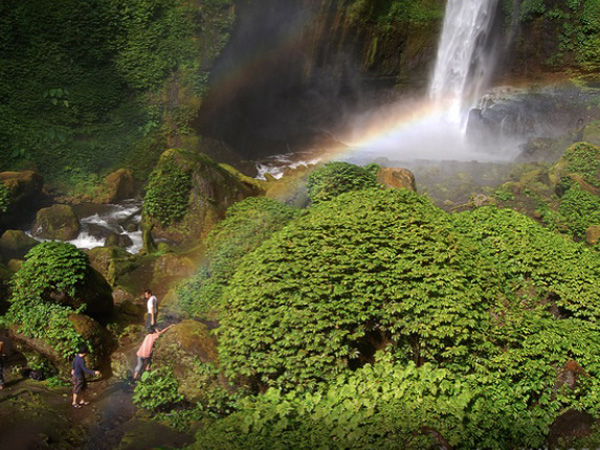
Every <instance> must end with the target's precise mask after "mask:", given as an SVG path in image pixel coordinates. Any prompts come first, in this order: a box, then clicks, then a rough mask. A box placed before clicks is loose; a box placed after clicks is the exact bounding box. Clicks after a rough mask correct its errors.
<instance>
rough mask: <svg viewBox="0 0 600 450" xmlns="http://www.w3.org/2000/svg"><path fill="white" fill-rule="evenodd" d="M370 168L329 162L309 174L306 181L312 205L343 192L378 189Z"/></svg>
mask: <svg viewBox="0 0 600 450" xmlns="http://www.w3.org/2000/svg"><path fill="white" fill-rule="evenodd" d="M378 186H379V182H378V181H377V178H376V174H375V173H374V171H373V170H372V168H364V167H360V166H357V165H354V164H350V163H347V162H341V161H336V162H330V163H327V164H325V165H324V166H323V167H319V168H318V169H315V170H314V171H312V172H311V173H310V175H309V176H308V181H307V188H308V196H309V197H310V199H311V200H312V202H313V203H319V202H324V201H328V200H331V199H332V198H335V197H337V196H338V195H340V194H343V193H344V192H349V191H357V190H361V189H369V188H373V187H378Z"/></svg>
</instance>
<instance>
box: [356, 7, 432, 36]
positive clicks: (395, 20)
mask: <svg viewBox="0 0 600 450" xmlns="http://www.w3.org/2000/svg"><path fill="white" fill-rule="evenodd" d="M443 16H444V9H443V5H441V4H440V2H436V1H435V0H353V1H352V4H351V5H350V7H349V9H348V17H349V19H350V21H351V22H353V23H364V22H365V21H367V20H368V21H373V22H374V23H375V24H376V25H377V28H378V29H379V31H381V32H390V31H391V30H393V29H402V27H406V26H407V25H409V24H417V25H424V24H430V23H431V22H434V23H437V22H438V21H440V20H441V19H443Z"/></svg>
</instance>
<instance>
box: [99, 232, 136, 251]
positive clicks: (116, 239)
mask: <svg viewBox="0 0 600 450" xmlns="http://www.w3.org/2000/svg"><path fill="white" fill-rule="evenodd" d="M132 245H133V241H132V240H131V238H130V237H129V236H127V235H126V234H117V233H111V234H109V235H108V237H107V238H106V240H105V241H104V246H105V247H121V248H128V247H131V246H132Z"/></svg>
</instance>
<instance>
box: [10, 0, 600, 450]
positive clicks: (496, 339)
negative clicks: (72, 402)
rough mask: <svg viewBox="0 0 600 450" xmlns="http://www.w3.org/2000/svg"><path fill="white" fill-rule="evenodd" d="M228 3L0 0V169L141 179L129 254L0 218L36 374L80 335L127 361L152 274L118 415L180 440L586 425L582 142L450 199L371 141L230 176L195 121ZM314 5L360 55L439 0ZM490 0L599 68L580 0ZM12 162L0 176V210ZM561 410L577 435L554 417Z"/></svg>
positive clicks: (514, 22) (17, 324) (596, 417)
mask: <svg viewBox="0 0 600 450" xmlns="http://www.w3.org/2000/svg"><path fill="white" fill-rule="evenodd" d="M238 1H245V0H238ZM254 1H256V3H257V4H259V3H260V2H259V1H258V0H254ZM234 3H235V2H234V1H233V0H203V1H195V0H64V1H60V2H57V1H52V0H36V1H35V2H33V1H17V0H4V1H2V2H1V3H0V98H1V99H2V101H1V102H0V171H5V170H24V169H35V170H37V171H39V172H41V173H42V174H43V175H44V177H45V179H46V181H49V182H50V184H55V185H58V186H59V190H65V191H69V192H73V191H82V190H85V189H87V188H89V187H96V186H97V185H98V184H100V182H101V179H102V177H104V175H106V173H108V172H109V171H112V170H114V169H116V168H128V169H132V170H133V172H134V173H135V175H136V176H138V177H139V179H140V180H141V181H142V182H143V185H144V187H143V189H141V191H140V190H138V191H139V192H138V193H139V194H140V195H145V198H144V204H143V206H142V207H140V211H139V214H140V215H141V217H142V219H141V224H140V227H141V229H140V230H138V229H137V228H136V232H137V231H141V233H143V236H144V246H143V249H142V251H141V252H140V253H139V254H136V255H131V254H129V253H127V252H126V251H125V250H123V249H122V248H117V247H111V246H108V247H102V248H96V249H93V250H91V251H83V250H80V249H77V248H76V247H75V246H74V245H71V244H69V243H65V242H58V241H52V240H49V241H47V242H42V243H38V242H34V243H31V242H30V241H28V240H27V239H28V236H26V235H25V233H21V234H15V236H16V237H14V238H12V239H13V240H10V239H9V237H10V236H9V237H7V238H6V239H5V240H2V239H0V250H1V251H0V314H2V315H1V316H0V328H1V329H0V331H1V332H2V333H4V332H5V331H6V332H7V333H10V335H11V336H16V338H15V340H17V339H21V340H22V341H23V342H22V344H23V349H25V350H23V351H22V353H23V356H24V357H25V358H26V359H27V362H28V364H29V366H30V368H32V369H34V370H38V371H40V372H41V373H43V375H44V376H46V377H51V378H50V380H52V381H50V382H48V383H47V384H46V385H44V387H45V388H48V389H49V390H52V389H54V388H56V386H59V387H60V386H61V384H64V382H65V379H67V378H68V374H69V371H70V360H71V358H72V357H73V355H74V353H75V348H76V346H77V345H78V344H86V345H88V346H89V348H90V356H89V358H88V359H89V361H88V362H89V363H90V364H91V365H93V366H94V367H102V370H103V372H104V373H107V374H109V373H110V374H112V381H109V382H115V381H114V380H118V382H124V380H125V379H126V378H127V370H130V367H129V365H130V364H129V363H130V358H131V357H132V356H133V357H135V356H134V355H135V351H136V350H137V348H138V347H139V342H138V341H140V340H141V339H140V338H143V336H144V335H145V331H144V329H143V327H142V321H143V314H144V307H143V305H142V306H140V301H139V294H140V293H141V292H142V290H143V289H145V288H147V287H148V286H149V285H150V284H152V288H153V289H154V287H155V286H157V287H160V288H161V289H164V291H163V292H161V294H163V293H164V296H163V295H161V299H160V300H161V302H160V311H161V312H160V316H159V317H160V319H161V320H162V319H163V317H164V318H166V319H167V320H172V321H173V322H176V323H175V324H174V326H173V328H172V330H170V331H169V333H166V334H165V335H164V336H162V337H161V338H160V340H158V341H157V343H156V348H155V355H154V357H155V360H154V364H155V366H156V368H155V370H153V371H152V372H146V373H145V374H144V375H143V377H142V379H141V381H140V382H139V383H138V384H137V385H136V386H135V388H133V387H132V388H131V389H132V395H131V399H132V402H133V404H134V405H135V406H136V407H137V408H138V409H137V412H134V413H133V414H139V415H140V416H141V417H142V418H143V420H146V419H148V420H153V421H154V422H150V423H151V424H153V425H152V426H154V425H155V424H161V426H166V425H165V424H167V425H168V426H169V427H170V428H169V429H176V430H179V431H180V432H182V433H185V434H186V435H187V437H189V439H190V441H189V442H192V440H193V443H190V444H189V448H192V449H196V448H197V449H211V448H214V449H241V448H252V449H255V448H256V449H273V448H282V449H288V448H289V449H298V448H300V449H302V448H306V449H308V448H310V449H313V448H323V449H325V448H327V449H371V448H378V449H379V448H382V449H387V448H390V449H391V448H431V447H434V446H437V447H444V448H450V447H455V448H499V449H500V448H502V449H504V448H542V447H546V446H559V447H560V446H565V447H567V446H568V447H574V448H590V447H599V446H600V359H599V356H598V355H600V328H599V323H600V292H599V291H598V285H599V284H600V257H599V256H600V254H599V253H598V252H599V251H600V247H599V241H600V147H598V146H597V145H594V144H593V143H590V142H575V143H573V140H572V139H571V138H570V137H569V144H568V145H565V146H564V148H561V154H560V155H559V156H558V157H557V158H556V161H553V162H551V163H550V162H548V163H543V164H541V163H540V164H530V165H526V164H524V165H522V166H519V167H517V168H516V169H515V171H514V172H513V173H512V174H511V175H510V177H509V178H510V179H509V180H507V181H506V182H505V183H504V184H501V185H499V186H494V187H490V188H489V190H488V191H486V194H487V195H482V198H483V200H482V201H481V202H480V204H477V203H476V202H475V199H470V201H469V202H468V203H466V204H464V205H462V204H461V205H458V206H457V205H452V206H453V208H446V209H448V210H452V211H451V212H449V211H448V210H445V209H442V208H440V207H438V206H436V205H435V204H434V202H433V200H432V199H431V198H430V197H428V196H427V195H423V194H419V193H417V192H415V191H414V190H413V188H412V186H402V187H399V186H390V185H389V184H386V183H385V182H384V181H382V178H381V177H380V175H381V172H382V170H384V169H383V168H382V167H380V166H379V165H377V164H369V165H367V166H365V167H360V166H356V165H353V164H350V163H347V162H331V163H327V164H324V165H321V166H319V167H311V168H300V169H299V170H298V171H297V172H296V173H292V172H290V173H288V174H287V175H286V176H284V178H283V179H282V180H275V179H272V178H273V177H270V178H269V177H267V179H266V180H255V179H250V178H249V177H247V176H245V175H243V174H242V173H241V172H238V171H237V170H236V169H235V168H233V167H230V166H226V165H224V164H219V162H218V161H213V160H212V159H211V158H209V157H208V156H206V155H204V154H202V153H201V152H200V151H199V150H202V149H201V142H202V136H200V135H199V134H198V131H197V130H196V129H195V128H194V120H195V119H196V117H197V116H198V113H199V111H200V109H201V106H202V102H203V100H204V99H205V95H207V91H208V90H209V89H210V88H211V86H212V85H211V84H210V74H211V69H212V67H213V65H214V63H215V61H216V59H217V58H218V56H219V55H220V54H221V52H222V51H223V49H224V48H225V46H226V45H227V42H228V39H230V37H231V34H232V33H233V31H234V25H235V23H234V19H235V4H234ZM316 4H319V5H321V6H323V10H327V11H328V14H329V13H331V11H334V10H335V14H339V16H336V17H338V18H340V20H342V21H343V23H344V26H345V27H346V28H344V27H342V28H344V30H346V32H347V31H348V30H356V34H357V36H360V39H362V40H364V41H365V42H368V45H367V44H365V45H367V46H368V48H369V50H368V51H367V52H366V53H367V54H368V57H366V62H365V65H366V66H368V67H367V69H369V70H371V69H373V67H375V66H374V65H373V64H374V63H373V61H375V60H377V57H376V56H377V55H380V56H381V54H385V52H388V51H390V45H391V44H390V43H398V42H400V41H402V39H395V38H397V37H398V36H400V35H401V36H402V38H404V37H405V34H403V33H406V32H408V31H411V32H412V31H414V32H415V33H416V32H417V30H424V29H427V30H429V32H430V31H431V30H432V29H434V26H435V25H439V22H440V21H441V19H442V16H443V6H444V2H443V1H440V0H418V1H413V0H385V1H379V0H347V1H340V2H330V1H323V2H306V5H308V6H307V8H308V7H309V6H310V7H315V5H316ZM332 5H334V6H336V7H337V9H335V8H330V7H331V6H332ZM515 5H518V8H517V9H515ZM500 6H501V7H502V10H503V12H504V19H505V20H504V27H505V32H506V33H507V35H508V34H509V30H510V29H513V28H514V27H517V28H519V27H520V28H522V30H523V33H522V34H520V35H518V36H517V37H516V39H515V42H514V44H515V49H516V51H517V53H519V55H520V57H521V58H524V59H527V55H530V54H531V53H532V52H535V50H536V47H535V46H536V45H539V46H543V47H544V51H543V52H539V54H538V56H539V58H540V60H537V59H536V61H535V62H536V64H539V65H540V67H541V68H542V69H543V70H546V69H548V70H551V71H552V72H553V75H555V74H556V73H560V74H561V75H569V76H572V77H573V78H578V77H580V76H586V77H589V76H590V75H594V76H596V75H597V73H596V72H597V71H598V69H600V0H587V1H586V0H523V1H520V2H515V1H512V0H510V1H509V0H506V1H503V2H502V3H501V5H500ZM396 33H398V34H396ZM425 34H426V33H424V34H423V36H424V35H425ZM365 36H366V37H365ZM532 36H533V37H536V38H538V40H535V39H531V38H532ZM417 37H418V38H419V39H416V40H415V41H411V42H412V43H414V42H417V41H418V42H419V43H420V45H423V46H424V47H425V46H426V45H427V44H426V42H425V41H426V39H425V38H423V40H421V35H418V36H417ZM544 38H548V39H547V40H544ZM360 39H357V40H360ZM554 43H556V44H557V45H555V46H554V45H551V44H554ZM361 44H364V42H362V41H361ZM546 44H547V45H546ZM415 45H416V44H415ZM391 48H392V51H393V52H396V47H394V46H391ZM548 48H551V50H548ZM309 50H310V49H309ZM313 50H314V49H313ZM362 50H364V49H362ZM403 50H405V49H403ZM379 52H382V53H381V54H380V53H379ZM411 52H412V53H411ZM411 52H409V53H410V54H411V55H416V54H420V53H419V52H418V51H415V49H411ZM363 53H364V52H363ZM403 55H404V53H403ZM386 57H387V56H385V55H384V56H383V57H382V58H383V59H385V58H386ZM398 59H399V60H401V59H402V58H398ZM517 60H518V59H517ZM403 64H408V63H407V62H406V61H405V60H403ZM384 65H385V64H382V65H381V66H384ZM391 66H392V64H390V65H387V66H386V67H388V68H390V67H391ZM396 69H398V68H396ZM390 70H391V69H390ZM394 70H395V69H394ZM392 72H393V75H394V76H398V78H396V79H397V80H400V78H401V77H400V76H399V75H398V74H399V73H400V72H401V70H399V69H398V70H396V72H394V71H393V70H391V72H390V73H392ZM515 73H518V70H516V69H515ZM388 75H389V73H386V76H388ZM212 87H213V88H214V86H212ZM596 125H597V124H596ZM578 131H579V130H578ZM426 138H427V137H426V136H425V137H424V139H426ZM161 155H162V157H161ZM394 170H395V169H394ZM413 181H414V180H413ZM15 183H16V182H15ZM15 183H13V184H12V185H11V183H8V182H7V183H4V181H3V180H2V181H0V218H2V215H3V214H4V213H6V212H7V211H9V210H10V208H11V204H12V202H13V201H17V200H16V197H17V195H16V194H15V191H16V188H14V185H15ZM417 183H418V180H417ZM17 184H18V183H17ZM298 186H301V188H298ZM40 189H41V188H40ZM299 191H301V193H300V194H299V193H298V192H299ZM46 201H50V200H48V199H46ZM135 214H138V212H136V213H135ZM0 223H1V222H0ZM134 225H135V226H137V224H134ZM134 228H135V227H134ZM9 231H21V230H9ZM153 232H155V233H158V232H162V233H163V234H162V235H158V234H157V236H158V239H157V241H158V242H154V240H153V237H152V233H153ZM594 233H595V235H594ZM175 235H177V236H176V237H177V238H178V239H180V241H178V242H177V243H175V238H174V236H175ZM2 238H4V235H2ZM169 238H171V240H169ZM19 240H22V242H21V241H19ZM23 242H24V243H23ZM107 245H108V244H107ZM11 246H13V247H15V248H17V247H18V248H19V250H23V249H24V248H26V249H27V251H23V252H22V253H23V254H22V255H19V256H18V257H15V256H14V255H13V254H12V253H11V252H12V251H13V250H14V249H13V248H12V247H11ZM7 248H8V249H9V250H10V252H9V251H7V250H6V249H7ZM2 252H5V253H2ZM136 302H137V303H136ZM128 358H129V359H128ZM40 390H41V388H40ZM60 392H62V391H60ZM107 395H110V394H107ZM18 401H20V400H18ZM10 402H12V400H11V399H9V400H7V403H6V404H5V405H8V404H9V403H10ZM23 402H25V401H23ZM13 403H18V402H17V401H15V402H13ZM13 403H10V405H13ZM18 405H19V404H18ZM28 407H29V406H27V407H25V408H24V409H27V408H28ZM36 408H37V406H36ZM132 409H134V408H132ZM565 414H579V415H580V416H578V417H580V418H581V417H583V419H581V420H582V421H586V422H585V423H586V424H587V425H588V427H587V428H586V430H585V431H586V432H585V433H580V434H571V435H569V434H568V433H563V434H560V433H559V432H558V431H556V429H557V426H556V424H557V423H559V422H560V420H561V418H563V417H564V416H565ZM115 422H116V421H115ZM111 424H112V422H111ZM157 426H158V425H157ZM563 431H564V430H563ZM0 433H1V431H0ZM192 437H193V438H192ZM72 447H73V448H76V446H72ZM66 448H69V447H66Z"/></svg>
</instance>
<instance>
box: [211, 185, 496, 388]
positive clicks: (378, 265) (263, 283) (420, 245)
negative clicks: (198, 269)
mask: <svg viewBox="0 0 600 450" xmlns="http://www.w3.org/2000/svg"><path fill="white" fill-rule="evenodd" d="M471 248H472V245H471V243H470V242H469V241H467V240H466V239H465V238H463V237H462V236H461V235H460V234H459V233H458V232H456V231H455V230H454V229H453V224H452V222H451V220H450V218H449V216H448V215H447V214H446V213H444V212H443V211H442V210H440V209H438V208H436V207H434V206H433V205H432V204H431V203H430V201H429V200H428V199H426V198H424V197H421V196H419V195H417V194H416V193H414V192H410V191H406V190H389V191H384V190H379V189H371V190H363V191H355V192H349V193H346V194H342V195H340V196H338V197H337V198H335V199H333V200H331V201H329V202H323V203H321V204H319V205H316V206H314V207H313V208H311V210H310V211H309V213H308V214H305V215H303V216H302V217H300V218H299V219H297V220H295V221H294V222H292V223H290V224H289V225H288V226H287V227H286V228H284V229H283V230H281V231H280V232H278V233H276V234H275V235H273V237H272V238H271V239H270V240H268V241H267V242H265V243H264V244H263V245H262V246H261V247H259V248H258V249H257V250H256V251H254V252H252V253H251V254H249V255H248V256H246V257H245V258H244V259H243V261H242V263H241V265H240V267H239V268H238V270H237V271H236V273H235V275H234V276H233V278H232V279H231V281H230V284H229V287H228V289H227V290H226V291H225V293H224V296H225V298H227V299H228V305H227V308H226V312H225V314H224V317H223V320H222V322H221V325H222V326H221V335H220V344H219V355H220V359H221V361H222V367H223V368H224V369H225V371H226V373H227V374H228V375H229V376H232V377H235V376H241V377H246V378H248V379H249V380H250V381H253V382H255V383H259V384H269V385H276V386H281V387H285V388H293V387H298V386H311V385H314V383H316V382H319V381H323V380H327V379H331V377H334V376H335V375H337V374H339V373H341V372H343V371H345V370H347V369H348V368H349V367H350V368H351V367H356V366H360V365H362V364H364V363H366V362H369V361H371V360H372V356H373V354H374V352H375V350H377V349H380V348H384V347H385V346H386V345H388V344H390V345H392V346H393V347H394V348H395V351H396V352H397V353H398V355H399V357H400V358H403V359H406V360H408V359H410V360H413V361H415V362H416V363H417V364H422V363H424V362H426V361H436V362H446V363H447V364H463V363H464V361H466V360H467V359H469V358H470V357H471V356H470V353H471V352H472V351H473V349H476V348H479V347H480V346H481V345H482V343H483V341H484V335H485V333H486V332H487V330H488V329H489V327H490V320H491V318H490V315H489V314H488V310H489V308H490V306H491V304H492V302H493V300H494V297H493V293H494V292H495V287H494V286H487V287H486V289H485V290H484V289H483V288H482V283H483V282H482V281H481V280H482V279H483V277H484V276H485V275H486V273H485V270H484V269H485V265H483V264H478V262H477V253H473V252H471ZM482 351H483V350H482Z"/></svg>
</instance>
